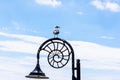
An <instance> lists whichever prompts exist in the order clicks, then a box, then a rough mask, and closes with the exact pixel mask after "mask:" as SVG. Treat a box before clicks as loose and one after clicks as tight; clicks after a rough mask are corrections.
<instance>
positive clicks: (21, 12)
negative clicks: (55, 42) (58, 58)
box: [0, 0, 120, 80]
mask: <svg viewBox="0 0 120 80" xmlns="http://www.w3.org/2000/svg"><path fill="white" fill-rule="evenodd" d="M119 21H120V0H69V1H67V0H19V1H18V0H1V1H0V64H2V65H1V66H0V70H1V71H2V74H1V73H0V75H2V77H1V79H2V80H8V79H9V80H16V78H17V79H18V80H21V79H23V80H29V79H26V78H25V77H24V76H25V75H26V74H28V73H29V72H30V71H32V70H33V68H34V64H35V63H36V62H35V58H36V52H37V49H38V47H39V45H40V44H41V43H42V42H44V41H45V40H46V39H49V38H51V37H54V35H53V30H54V27H55V26H56V25H58V26H60V35H59V37H61V38H63V39H65V40H68V41H70V43H71V44H72V46H73V47H74V49H75V53H76V54H75V55H76V58H80V59H81V60H82V62H81V63H82V80H120V77H119V74H120V62H119V61H120V58H119V56H120V54H119V53H120V44H119V43H120V35H119V32H120V22H119ZM79 53H80V54H79ZM43 59H44V57H43ZM46 65H47V64H44V61H43V65H42V66H46ZM68 65H70V63H69V64H68ZM6 66H9V67H6ZM49 68H50V67H49ZM43 69H44V71H46V72H47V73H48V75H50V76H52V75H53V74H56V76H59V74H58V73H56V72H53V74H51V73H50V71H49V69H48V68H46V67H43ZM50 69H52V68H50ZM68 69H70V68H69V67H68V66H67V67H66V68H65V69H63V70H60V72H59V73H65V72H66V75H61V77H56V78H55V80H59V79H60V80H61V79H66V80H70V78H71V77H70V75H68V74H69V73H70V72H69V70H68ZM57 72H58V70H57ZM103 73H104V74H103ZM4 75H8V77H5V76H4ZM50 80H54V76H52V78H51V79H50Z"/></svg>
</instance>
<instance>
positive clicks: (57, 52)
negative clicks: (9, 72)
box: [26, 26, 81, 80]
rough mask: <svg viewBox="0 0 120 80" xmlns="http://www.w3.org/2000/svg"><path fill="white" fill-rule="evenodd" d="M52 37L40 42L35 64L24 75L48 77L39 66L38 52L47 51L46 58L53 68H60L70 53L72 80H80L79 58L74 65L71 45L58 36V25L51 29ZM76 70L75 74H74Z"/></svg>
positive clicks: (65, 62) (66, 61) (28, 76)
mask: <svg viewBox="0 0 120 80" xmlns="http://www.w3.org/2000/svg"><path fill="white" fill-rule="evenodd" d="M53 33H54V38H51V39H48V40H46V41H45V42H43V43H42V44H41V46H40V47H39V49H38V52H37V65H36V67H35V69H34V70H33V71H32V72H31V73H30V74H29V75H27V76H26V77H27V78H39V79H49V78H48V77H47V76H46V75H45V73H43V71H42V70H41V68H40V64H39V59H40V52H41V51H46V52H47V53H48V56H47V60H48V63H49V64H50V66H52V67H53V68H57V69H58V68H62V67H64V66H65V65H66V64H67V63H68V61H69V59H70V55H71V58H72V80H80V79H81V76H80V59H77V61H76V62H77V63H76V67H75V59H74V50H73V48H72V46H71V45H70V44H69V43H68V42H67V41H66V40H63V39H61V38H58V34H59V26H56V27H55V30H54V31H53ZM75 72H76V75H75Z"/></svg>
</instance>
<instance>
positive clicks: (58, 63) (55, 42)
mask: <svg viewBox="0 0 120 80" xmlns="http://www.w3.org/2000/svg"><path fill="white" fill-rule="evenodd" d="M41 50H44V51H47V52H48V53H49V54H48V58H47V59H48V63H49V64H50V65H51V66H52V67H54V68H62V67H64V66H65V65H66V64H67V63H68V61H69V59H70V54H71V53H72V52H71V47H70V46H69V43H68V42H66V41H65V40H63V39H60V38H52V39H49V40H47V41H45V42H44V43H43V46H42V47H41Z"/></svg>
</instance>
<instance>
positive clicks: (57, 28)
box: [53, 26, 60, 36]
mask: <svg viewBox="0 0 120 80" xmlns="http://www.w3.org/2000/svg"><path fill="white" fill-rule="evenodd" d="M59 28H60V27H59V26H56V27H55V30H54V31H53V34H54V35H57V36H58V34H59V33H60V32H59Z"/></svg>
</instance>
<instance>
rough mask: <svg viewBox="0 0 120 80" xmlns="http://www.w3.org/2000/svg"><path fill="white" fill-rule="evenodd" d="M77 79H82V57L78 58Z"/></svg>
mask: <svg viewBox="0 0 120 80" xmlns="http://www.w3.org/2000/svg"><path fill="white" fill-rule="evenodd" d="M77 80H81V74H80V59H77Z"/></svg>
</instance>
